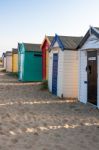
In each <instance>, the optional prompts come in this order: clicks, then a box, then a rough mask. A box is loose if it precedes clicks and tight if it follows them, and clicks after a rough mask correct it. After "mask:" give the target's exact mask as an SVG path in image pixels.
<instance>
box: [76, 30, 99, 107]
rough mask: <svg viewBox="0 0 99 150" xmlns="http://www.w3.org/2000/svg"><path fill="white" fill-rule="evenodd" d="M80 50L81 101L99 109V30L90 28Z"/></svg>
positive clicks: (80, 45)
mask: <svg viewBox="0 0 99 150" xmlns="http://www.w3.org/2000/svg"><path fill="white" fill-rule="evenodd" d="M78 49H79V100H80V101H81V102H83V103H87V102H90V103H92V104H94V105H96V106H97V107H98V108H99V77H98V76H99V28H96V27H90V28H89V30H88V31H87V33H86V35H85V36H84V38H83V39H82V41H81V42H80V44H79V46H78Z"/></svg>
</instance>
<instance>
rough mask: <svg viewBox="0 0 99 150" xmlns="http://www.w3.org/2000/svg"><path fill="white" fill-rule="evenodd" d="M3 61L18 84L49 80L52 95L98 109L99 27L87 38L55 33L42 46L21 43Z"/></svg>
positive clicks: (90, 31) (4, 56)
mask: <svg viewBox="0 0 99 150" xmlns="http://www.w3.org/2000/svg"><path fill="white" fill-rule="evenodd" d="M2 59H3V65H4V68H5V69H6V71H7V72H13V73H18V79H19V81H22V82H31V81H32V82H36V81H43V80H48V88H49V91H50V92H52V94H54V95H57V96H58V97H60V98H67V99H78V100H79V101H80V102H83V103H87V102H90V103H91V104H93V105H95V106H97V108H99V78H98V75H99V28H97V27H90V28H89V29H88V31H87V32H86V34H85V36H84V37H73V36H59V35H57V34H55V36H45V38H44V40H43V42H42V44H30V43H18V47H17V49H14V48H13V49H12V51H7V52H6V53H3V55H2Z"/></svg>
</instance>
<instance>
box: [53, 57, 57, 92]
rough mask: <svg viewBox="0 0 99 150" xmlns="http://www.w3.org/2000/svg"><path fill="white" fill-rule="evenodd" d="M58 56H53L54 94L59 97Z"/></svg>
mask: <svg viewBox="0 0 99 150" xmlns="http://www.w3.org/2000/svg"><path fill="white" fill-rule="evenodd" d="M57 74H58V54H53V70H52V93H53V94H54V95H57Z"/></svg>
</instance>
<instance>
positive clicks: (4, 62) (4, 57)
mask: <svg viewBox="0 0 99 150" xmlns="http://www.w3.org/2000/svg"><path fill="white" fill-rule="evenodd" d="M2 63H3V68H4V69H6V53H3V54H2Z"/></svg>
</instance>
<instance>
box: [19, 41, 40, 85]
mask: <svg viewBox="0 0 99 150" xmlns="http://www.w3.org/2000/svg"><path fill="white" fill-rule="evenodd" d="M18 58H19V67H18V74H19V80H20V81H24V82H28V81H42V52H41V49H40V44H30V43H19V44H18Z"/></svg>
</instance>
